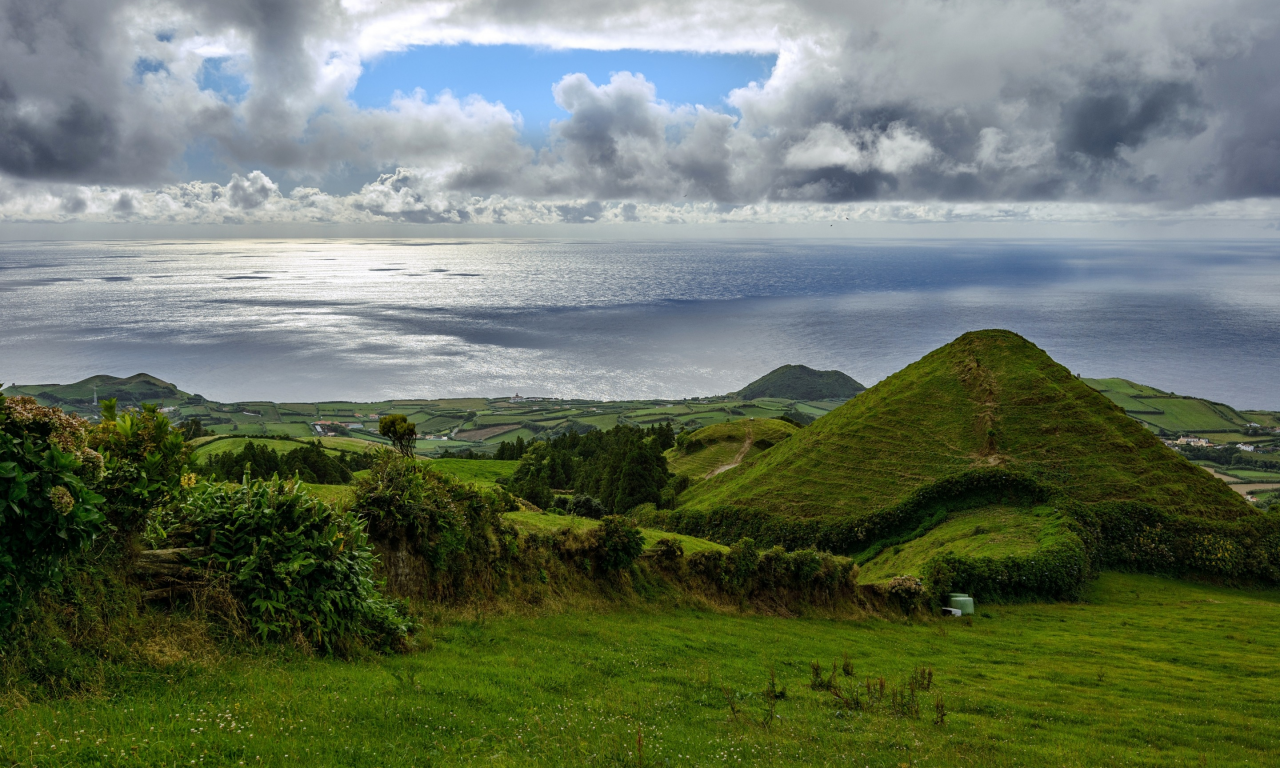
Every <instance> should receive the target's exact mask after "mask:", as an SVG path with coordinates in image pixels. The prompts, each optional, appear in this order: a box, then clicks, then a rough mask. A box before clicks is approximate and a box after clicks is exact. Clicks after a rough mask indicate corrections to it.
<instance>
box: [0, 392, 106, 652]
mask: <svg viewBox="0 0 1280 768" xmlns="http://www.w3.org/2000/svg"><path fill="white" fill-rule="evenodd" d="M87 424H88V422H86V421H84V420H83V419H80V418H78V417H75V416H68V415H67V414H64V413H63V412H62V411H61V410H59V409H57V408H45V407H43V406H41V405H39V404H38V403H36V401H35V400H34V399H32V398H30V397H5V396H4V395H0V631H4V630H5V629H7V628H8V627H9V626H10V625H11V624H12V623H13V621H14V619H15V618H16V617H17V615H18V613H19V611H21V610H22V608H23V607H24V606H25V605H26V604H27V603H28V602H29V601H30V600H31V598H32V596H33V595H34V594H35V593H36V592H37V591H39V590H40V589H41V588H43V587H44V586H46V585H48V584H50V583H53V582H56V581H58V580H59V578H60V577H61V576H62V569H61V567H60V563H61V561H62V559H63V558H64V557H65V556H66V555H68V554H70V553H72V552H75V551H77V550H79V549H80V548H81V547H83V546H84V545H86V544H87V543H88V542H90V541H92V540H93V538H94V537H95V536H96V535H97V534H98V533H99V532H100V530H101V529H102V526H103V522H104V518H103V515H102V512H101V511H100V509H99V505H100V504H101V503H102V501H103V499H102V497H101V496H99V495H98V494H96V493H94V491H93V490H91V486H92V485H93V484H94V483H96V482H98V480H99V479H100V478H101V473H102V467H103V461H102V457H101V456H100V455H99V454H98V453H96V452H94V451H92V450H90V449H89V448H88V446H87V435H86V429H85V428H86V426H87Z"/></svg>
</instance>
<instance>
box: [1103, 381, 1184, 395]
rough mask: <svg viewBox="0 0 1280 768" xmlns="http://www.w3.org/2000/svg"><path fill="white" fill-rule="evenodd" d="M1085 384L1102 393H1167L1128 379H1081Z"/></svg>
mask: <svg viewBox="0 0 1280 768" xmlns="http://www.w3.org/2000/svg"><path fill="white" fill-rule="evenodd" d="M1081 381H1083V382H1084V383H1085V384H1088V385H1089V386H1091V387H1093V388H1094V389H1096V390H1098V391H1099V392H1102V393H1103V394H1110V393H1113V392H1114V393H1116V394H1120V395H1129V396H1133V395H1167V394H1169V393H1168V392H1165V391H1164V390H1162V389H1156V388H1155V387H1148V386H1147V385H1145V384H1137V383H1135V382H1132V381H1129V380H1128V379H1081Z"/></svg>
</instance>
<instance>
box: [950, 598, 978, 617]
mask: <svg viewBox="0 0 1280 768" xmlns="http://www.w3.org/2000/svg"><path fill="white" fill-rule="evenodd" d="M950 598H951V599H950V601H949V602H948V605H950V606H951V607H952V608H955V609H956V610H957V611H959V612H960V615H961V616H972V615H973V598H972V597H969V596H968V595H966V594H965V593H963V592H952V593H951V594H950Z"/></svg>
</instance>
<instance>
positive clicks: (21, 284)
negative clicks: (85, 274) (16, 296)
mask: <svg viewBox="0 0 1280 768" xmlns="http://www.w3.org/2000/svg"><path fill="white" fill-rule="evenodd" d="M78 282H80V279H79V278H75V277H33V278H30V279H28V280H0V292H7V291H16V290H18V289H20V288H39V287H41V286H45V285H54V284H56V283H78Z"/></svg>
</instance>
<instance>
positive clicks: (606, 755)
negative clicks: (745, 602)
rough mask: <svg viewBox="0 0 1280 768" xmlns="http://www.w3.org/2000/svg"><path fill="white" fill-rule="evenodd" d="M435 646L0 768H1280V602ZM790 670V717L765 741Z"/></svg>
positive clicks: (483, 635) (346, 666)
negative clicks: (903, 692) (772, 692)
mask: <svg viewBox="0 0 1280 768" xmlns="http://www.w3.org/2000/svg"><path fill="white" fill-rule="evenodd" d="M424 640H425V645H426V646H427V648H426V650H424V651H422V652H418V653H413V654H408V655H403V656H394V657H385V658H374V659H368V660H364V661H349V662H344V661H337V660H330V659H311V658H304V657H292V658H273V657H271V656H269V655H263V656H258V657H244V656H232V657H227V658H225V659H223V660H221V661H213V662H210V663H209V665H208V666H203V667H202V666H197V665H192V664H186V663H183V662H181V661H172V660H170V662H169V663H168V665H163V664H162V663H160V662H157V665H156V666H153V667H149V668H146V669H145V671H139V672H138V673H137V674H136V675H135V676H134V677H133V678H132V679H130V680H128V681H125V682H121V683H119V684H117V685H116V686H114V687H113V688H112V689H111V690H110V691H109V692H108V693H107V694H106V695H103V696H100V697H97V698H84V699H68V700H62V701H55V702H48V703H33V704H29V705H26V706H22V707H19V708H15V709H10V710H8V711H4V712H2V713H0V763H2V764H4V765H15V766H49V767H51V768H52V767H53V766H116V765H144V766H162V765H163V766H172V765H193V764H194V765H201V764H203V765H233V766H234V765H239V764H241V763H243V764H245V765H254V766H257V765H263V766H287V765H299V766H353V767H357V768H364V767H370V768H371V767H373V766H402V765H404V766H412V765H417V766H446V765H448V766H454V765H477V766H478V765H486V766H513V765H514V766H521V765H547V766H578V765H582V766H603V765H608V766H639V765H648V766H668V765H671V766H705V765H797V766H799V765H803V766H842V767H843V766H877V767H896V766H903V765H906V766H930V765H935V766H1018V765H1026V766H1042V765H1054V766H1101V765H1135V766H1177V765H1188V766H1201V765H1208V766H1228V765H1231V766H1235V765H1257V766H1265V765H1274V761H1275V756H1276V754H1277V753H1278V752H1280V694H1278V693H1277V691H1276V688H1275V685H1274V681H1275V680H1276V679H1277V678H1278V677H1280V593H1277V592H1238V591H1232V590H1227V589H1220V588H1213V587H1207V586H1196V585H1191V584H1187V583H1181V582H1176V581H1166V580H1161V579H1157V578H1153V577H1143V576H1125V575H1115V574H1106V575H1104V576H1103V577H1102V578H1101V579H1100V580H1099V581H1098V582H1096V583H1094V584H1093V585H1092V586H1091V588H1090V591H1089V594H1088V601H1087V602H1084V603H1080V604H1052V605H1023V606H1005V607H998V608H988V607H984V606H979V615H978V616H976V617H974V619H973V621H972V623H971V624H969V623H966V622H962V621H958V620H946V621H942V620H937V621H929V622H911V623H905V622H891V621H883V620H878V619H871V620H865V621H856V622H854V621H833V620H830V619H824V618H808V619H806V618H797V619H783V618H771V617H761V616H749V617H743V616H733V615H720V614H715V613H709V612H703V611H697V610H692V609H674V608H671V609H659V608H644V607H633V608H630V609H612V610H586V609H583V610H571V611H568V612H564V613H559V614H552V615H542V616H521V615H506V616H501V617H488V618H483V617H480V618H477V619H476V620H472V621H446V622H443V623H441V624H438V625H435V626H432V627H430V628H429V629H428V630H427V631H426V632H425V638H424ZM844 654H848V658H849V661H850V663H851V665H852V670H853V672H854V677H853V678H851V680H852V681H854V682H862V681H863V680H864V679H865V678H867V677H872V678H878V677H880V676H884V677H885V678H886V680H887V682H888V686H889V687H890V689H892V688H893V687H896V686H897V685H900V684H901V682H902V681H903V679H904V678H905V677H906V676H907V675H908V674H910V673H911V672H912V670H913V668H914V667H918V666H928V667H931V668H932V670H933V686H932V690H931V691H929V692H928V693H925V694H922V695H921V697H920V700H921V707H920V709H921V715H920V718H919V719H914V718H911V717H897V716H894V715H893V714H891V713H890V712H889V707H888V706H886V704H883V703H882V704H880V705H877V706H876V707H874V708H873V709H871V710H870V711H863V712H854V711H847V710H844V709H841V708H840V707H838V706H837V705H836V700H835V698H834V697H833V696H832V695H831V694H830V693H826V692H823V691H817V690H810V688H809V687H808V682H809V679H810V671H809V666H810V663H811V662H817V663H818V664H820V665H822V666H823V667H824V669H826V670H829V669H830V668H831V664H832V660H833V659H835V660H837V661H839V660H841V659H843V655H844ZM157 658H162V657H157ZM771 670H772V672H773V673H774V674H775V675H776V679H777V684H778V686H779V687H783V686H785V688H786V698H784V699H781V700H780V701H777V702H776V706H775V709H774V713H773V715H774V716H773V718H772V719H767V713H768V708H767V705H766V702H765V700H764V698H763V696H762V693H761V692H762V690H763V689H764V688H765V686H766V684H767V682H768V680H769V675H770V671H771ZM836 679H837V681H839V682H841V683H842V684H843V683H845V682H846V681H845V678H844V677H843V675H842V674H840V673H837V675H836ZM847 690H848V688H847V686H846V691H847ZM864 698H865V696H864ZM938 699H941V700H942V702H943V704H944V706H945V709H946V712H947V716H946V718H945V723H944V724H943V725H935V724H934V722H933V715H934V706H935V701H936V700H938ZM730 701H732V702H733V704H734V707H735V708H736V709H737V711H738V714H737V715H736V716H735V715H734V714H731V711H730V707H729V702H730ZM763 723H768V725H764V724H763ZM638 742H641V744H642V747H643V758H641V756H640V755H639V754H637V751H638V750H637V744H638Z"/></svg>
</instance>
